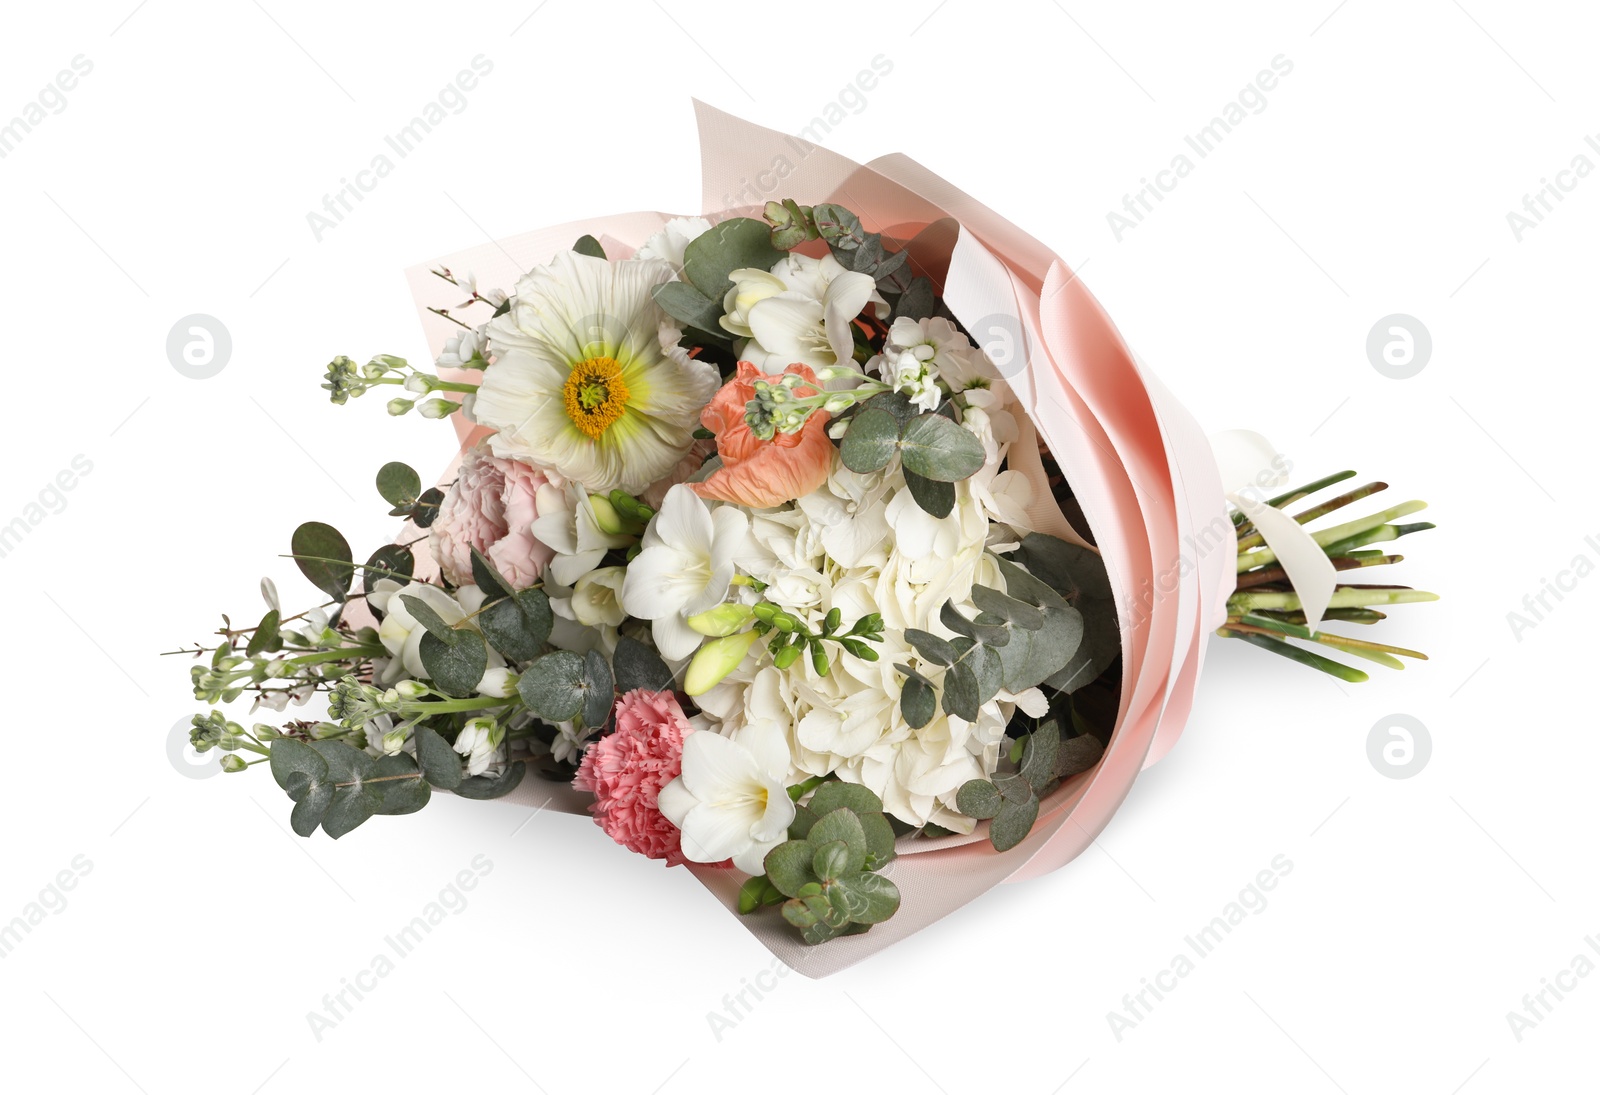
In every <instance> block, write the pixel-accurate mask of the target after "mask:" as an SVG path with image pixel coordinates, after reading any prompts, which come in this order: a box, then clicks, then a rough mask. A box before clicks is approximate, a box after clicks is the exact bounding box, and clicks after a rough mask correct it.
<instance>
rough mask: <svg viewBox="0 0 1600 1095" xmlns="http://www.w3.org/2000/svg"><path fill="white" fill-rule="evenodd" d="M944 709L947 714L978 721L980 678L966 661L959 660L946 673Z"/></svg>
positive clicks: (969, 720)
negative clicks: (974, 674)
mask: <svg viewBox="0 0 1600 1095" xmlns="http://www.w3.org/2000/svg"><path fill="white" fill-rule="evenodd" d="M943 701H944V710H945V713H946V714H949V715H954V716H956V717H957V718H960V719H965V720H966V721H967V722H977V721H978V708H979V707H980V706H982V705H981V704H980V703H979V702H978V679H977V677H975V676H973V673H972V667H971V666H969V665H967V663H966V662H964V661H962V662H957V663H956V664H955V665H953V666H951V667H950V669H949V671H947V672H946V673H945V675H944V697H943Z"/></svg>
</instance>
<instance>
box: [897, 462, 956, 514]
mask: <svg viewBox="0 0 1600 1095" xmlns="http://www.w3.org/2000/svg"><path fill="white" fill-rule="evenodd" d="M901 471H902V472H904V474H905V477H906V487H907V489H909V490H910V491H911V500H912V501H914V502H915V503H916V504H917V505H918V506H920V507H921V508H922V511H923V512H924V513H927V514H929V515H931V516H933V517H938V518H941V519H943V518H945V517H949V516H950V511H951V510H953V509H955V508H956V485H955V484H954V483H945V482H941V481H940V480H938V479H929V478H927V477H925V476H921V475H918V474H917V473H916V472H914V471H911V470H909V469H907V468H902V469H901Z"/></svg>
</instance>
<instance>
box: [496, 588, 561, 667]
mask: <svg viewBox="0 0 1600 1095" xmlns="http://www.w3.org/2000/svg"><path fill="white" fill-rule="evenodd" d="M477 621H478V627H479V628H481V629H482V630H483V635H484V638H486V639H488V640H489V643H490V645H492V646H493V647H494V648H495V649H496V650H498V651H499V652H500V653H502V654H504V655H505V656H506V657H507V658H509V659H510V660H511V661H514V662H526V661H532V660H533V659H534V658H537V657H538V656H539V652H540V651H541V650H543V649H544V644H545V642H546V640H548V639H549V638H550V628H551V626H552V625H553V624H554V622H555V617H554V615H553V614H552V613H551V611H550V598H549V597H548V596H547V595H546V594H545V591H544V590H542V589H523V590H518V591H517V593H516V594H515V595H514V596H512V597H506V598H502V599H500V600H498V601H495V602H494V603H493V604H491V605H489V606H488V607H487V608H485V609H484V610H483V611H481V612H479V613H478V616H477Z"/></svg>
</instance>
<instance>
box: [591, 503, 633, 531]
mask: <svg viewBox="0 0 1600 1095" xmlns="http://www.w3.org/2000/svg"><path fill="white" fill-rule="evenodd" d="M589 508H590V509H592V510H593V511H594V523H595V524H597V525H599V526H600V531H601V532H604V533H606V534H607V535H608V536H616V535H617V534H619V533H621V532H625V531H626V527H625V523H624V521H623V520H622V515H621V514H620V513H618V512H617V507H616V506H613V505H612V504H611V499H609V498H607V497H606V496H605V495H603V494H591V495H589Z"/></svg>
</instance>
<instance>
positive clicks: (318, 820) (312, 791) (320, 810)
mask: <svg viewBox="0 0 1600 1095" xmlns="http://www.w3.org/2000/svg"><path fill="white" fill-rule="evenodd" d="M300 778H301V779H305V778H306V777H305V776H304V774H303V773H300ZM290 797H293V796H290ZM332 802H333V784H331V783H329V782H327V781H326V780H323V781H321V782H315V781H310V782H308V784H307V786H306V788H305V791H304V793H303V794H301V796H300V797H299V798H298V799H296V801H295V804H294V809H293V810H290V811H289V828H291V829H293V830H294V832H295V835H296V836H304V837H308V836H310V835H311V834H312V833H314V832H316V831H317V826H318V825H321V824H322V818H323V816H324V815H325V814H327V812H328V807H329V805H331V804H332Z"/></svg>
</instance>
